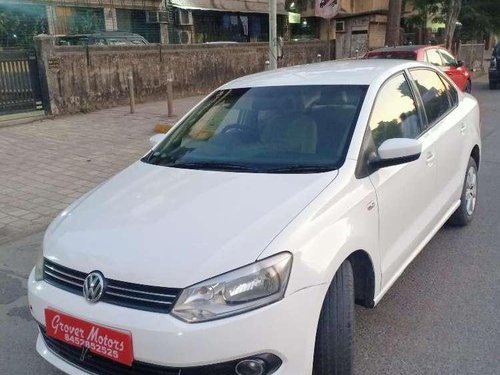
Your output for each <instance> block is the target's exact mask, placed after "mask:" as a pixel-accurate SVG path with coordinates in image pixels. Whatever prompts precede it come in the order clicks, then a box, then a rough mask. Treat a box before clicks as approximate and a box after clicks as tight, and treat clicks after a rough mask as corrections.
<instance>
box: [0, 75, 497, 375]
mask: <svg viewBox="0 0 500 375" xmlns="http://www.w3.org/2000/svg"><path fill="white" fill-rule="evenodd" d="M473 94H474V95H476V97H477V98H478V100H479V102H480V105H481V110H482V114H481V119H482V123H483V134H482V135H483V154H482V163H481V169H480V182H479V206H478V211H477V216H476V218H475V220H474V222H473V223H472V224H471V225H470V226H468V227H466V228H463V229H457V228H450V227H445V228H443V229H442V230H441V231H440V232H439V233H438V235H437V236H436V237H435V238H434V239H433V240H432V241H431V242H430V244H429V245H428V246H426V248H425V249H424V250H423V251H422V253H421V254H420V255H419V256H418V257H417V258H416V259H415V261H414V262H413V263H412V264H411V265H410V266H409V268H408V269H407V270H406V271H405V273H404V274H403V276H402V277H401V278H400V279H399V280H398V281H397V282H396V284H395V285H394V286H393V288H392V289H391V290H390V291H389V292H388V294H387V295H386V296H385V297H384V299H383V300H382V301H381V303H380V304H379V305H378V306H377V307H376V308H375V309H372V310H367V309H363V308H357V310H356V319H357V321H356V325H357V326H356V338H355V351H356V353H355V373H356V374H485V375H486V374H498V373H499V369H500V354H499V353H500V313H499V310H500V271H499V266H500V248H499V243H500V199H499V197H500V194H499V188H498V186H500V108H499V104H500V90H496V91H490V90H488V88H487V80H486V78H485V77H482V78H480V79H478V80H476V81H475V82H474V86H473ZM194 101H195V100H191V101H190V100H186V101H183V102H182V103H180V102H179V107H178V108H179V112H182V111H185V110H186V109H187V108H188V107H189V106H190V105H192V104H193V103H194ZM161 105H162V104H150V105H146V106H143V107H140V108H139V110H138V113H137V114H136V115H135V116H127V115H125V113H126V109H125V110H124V109H116V110H107V111H101V112H97V113H93V114H89V115H79V116H75V117H67V118H61V119H56V120H47V121H44V122H39V123H34V124H29V125H20V126H16V127H10V128H2V129H0V172H1V176H2V177H1V181H0V188H1V191H0V285H1V289H0V332H1V340H0V374H29V373H34V374H40V375H55V374H60V373H59V372H58V371H56V370H55V369H53V368H52V367H51V366H50V365H48V364H46V363H45V362H44V361H43V360H42V359H41V358H40V357H39V356H38V355H37V354H36V352H35V348H34V345H35V339H36V326H35V323H34V322H33V320H32V319H31V317H30V313H29V310H28V305H27V297H26V285H25V284H26V278H27V276H28V273H29V271H30V269H31V267H32V265H33V264H34V261H35V254H36V249H37V248H38V247H39V246H40V242H41V239H42V236H43V229H44V227H45V226H46V225H47V224H48V222H49V221H50V219H51V218H52V217H53V216H55V214H56V212H57V211H58V210H60V209H62V208H63V207H65V205H67V204H68V203H69V202H71V201H72V200H73V199H75V198H76V197H77V196H79V195H81V194H83V193H84V192H85V191H87V190H89V189H91V188H92V187H93V186H95V185H96V184H98V183H99V182H101V181H102V180H104V179H106V178H107V177H109V176H111V175H112V174H114V173H116V172H117V171H118V170H120V169H121V168H123V167H125V166H126V165H128V164H129V163H130V162H132V161H133V160H135V159H137V158H138V157H140V156H141V155H142V154H143V153H144V151H146V149H147V147H148V146H147V145H148V143H147V139H148V138H149V136H150V135H152V131H151V129H152V126H153V125H154V122H155V121H159V120H160V119H161V114H162V113H163V112H162V111H163V110H164V108H163V107H161V109H160V106H161ZM21 141H22V142H23V143H22V144H21V143H20V142H21ZM30 214H31V215H30ZM2 220H3V221H2Z"/></svg>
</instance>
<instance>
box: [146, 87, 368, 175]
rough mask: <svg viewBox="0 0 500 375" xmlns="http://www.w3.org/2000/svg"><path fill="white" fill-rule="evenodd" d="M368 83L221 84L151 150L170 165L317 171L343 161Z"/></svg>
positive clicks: (152, 157)
mask: <svg viewBox="0 0 500 375" xmlns="http://www.w3.org/2000/svg"><path fill="white" fill-rule="evenodd" d="M366 89H367V86H358V85H328V86H326V85H325V86H305V85H304V86H278V87H255V88H238V89H228V90H220V91H217V92H215V93H214V94H213V95H211V96H210V97H209V98H207V99H206V100H205V101H203V102H202V103H201V104H200V105H198V106H197V107H196V108H195V109H194V110H193V112H192V113H191V114H190V115H189V116H188V117H186V118H185V119H184V120H183V121H182V123H181V124H180V125H179V126H178V127H176V128H175V130H174V131H173V132H172V133H171V134H170V135H169V136H168V137H167V138H166V139H165V140H164V141H163V142H161V143H160V144H159V145H157V146H156V147H155V148H154V149H153V150H152V151H151V152H150V153H149V154H148V155H146V156H145V157H144V158H143V161H144V162H147V163H150V164H156V165H162V166H168V167H176V168H191V169H206V170H230V171H241V172H256V173H259V172H260V173H314V172H325V171H330V170H333V169H338V168H339V167H340V166H341V165H342V164H343V162H344V159H345V156H346V153H347V148H348V146H349V142H350V139H351V135H352V132H353V129H354V126H355V124H356V120H357V117H358V113H359V110H360V108H361V105H362V103H363V100H364V97H365V93H366Z"/></svg>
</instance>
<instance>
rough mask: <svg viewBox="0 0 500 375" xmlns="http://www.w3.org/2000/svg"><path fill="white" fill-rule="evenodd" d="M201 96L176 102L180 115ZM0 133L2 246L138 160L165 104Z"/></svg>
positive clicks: (39, 226)
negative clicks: (131, 112)
mask: <svg viewBox="0 0 500 375" xmlns="http://www.w3.org/2000/svg"><path fill="white" fill-rule="evenodd" d="M201 98H202V97H191V98H185V99H178V100H176V101H175V106H174V108H175V112H176V114H177V115H178V116H182V115H183V114H184V113H186V112H187V111H188V110H189V109H190V108H192V107H193V106H194V105H195V104H196V103H197V102H198V101H199V100H200V99H201ZM129 112H130V111H129V107H118V108H112V109H107V110H102V111H99V112H93V113H90V114H81V115H75V116H68V117H60V118H56V119H54V120H43V121H37V122H34V123H31V124H26V125H17V126H11V127H5V128H0V244H3V243H7V242H10V241H14V240H16V239H17V238H20V237H22V236H24V235H27V234H31V233H36V232H38V231H41V230H43V229H44V228H45V227H46V226H47V225H48V224H49V223H50V221H51V220H52V219H53V218H54V217H55V216H56V215H57V214H58V213H59V212H60V211H61V210H63V209H64V208H65V207H66V206H68V205H69V204H70V203H71V202H73V201H74V200H75V199H76V198H78V197H80V196H81V195H83V194H84V193H86V192H87V191H89V190H90V189H92V188H93V187H94V186H96V185H98V184H99V183H100V182H102V181H104V180H106V179H107V178H109V177H111V176H112V175H114V174H115V173H117V172H119V171H120V170H121V169H123V168H124V167H126V166H128V165H129V164H131V163H132V162H133V161H135V160H137V159H138V158H140V157H141V156H142V155H143V154H144V153H146V152H147V150H148V148H149V138H150V137H151V136H152V135H153V134H154V132H153V127H154V125H155V124H157V123H159V122H166V121H167V120H166V103H165V102H155V103H147V104H142V105H137V107H136V113H134V114H130V113H129Z"/></svg>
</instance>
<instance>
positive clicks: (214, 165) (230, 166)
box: [163, 161, 260, 172]
mask: <svg viewBox="0 0 500 375" xmlns="http://www.w3.org/2000/svg"><path fill="white" fill-rule="evenodd" d="M163 165H164V166H166V167H172V168H188V169H200V170H214V171H240V172H241V171H243V172H247V171H249V172H260V171H259V170H258V169H256V168H252V167H249V166H247V165H241V164H234V163H222V162H204V161H198V162H178V163H170V164H163Z"/></svg>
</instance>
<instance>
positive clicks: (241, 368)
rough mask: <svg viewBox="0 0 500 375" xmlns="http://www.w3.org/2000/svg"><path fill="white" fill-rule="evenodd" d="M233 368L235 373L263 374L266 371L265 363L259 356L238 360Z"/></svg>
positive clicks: (238, 374) (247, 374)
mask: <svg viewBox="0 0 500 375" xmlns="http://www.w3.org/2000/svg"><path fill="white" fill-rule="evenodd" d="M234 370H235V371H236V375H265V374H266V373H267V370H266V363H265V362H264V361H263V360H262V359H260V358H255V359H245V360H243V361H241V362H238V364H237V365H236V367H235V369H234Z"/></svg>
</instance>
